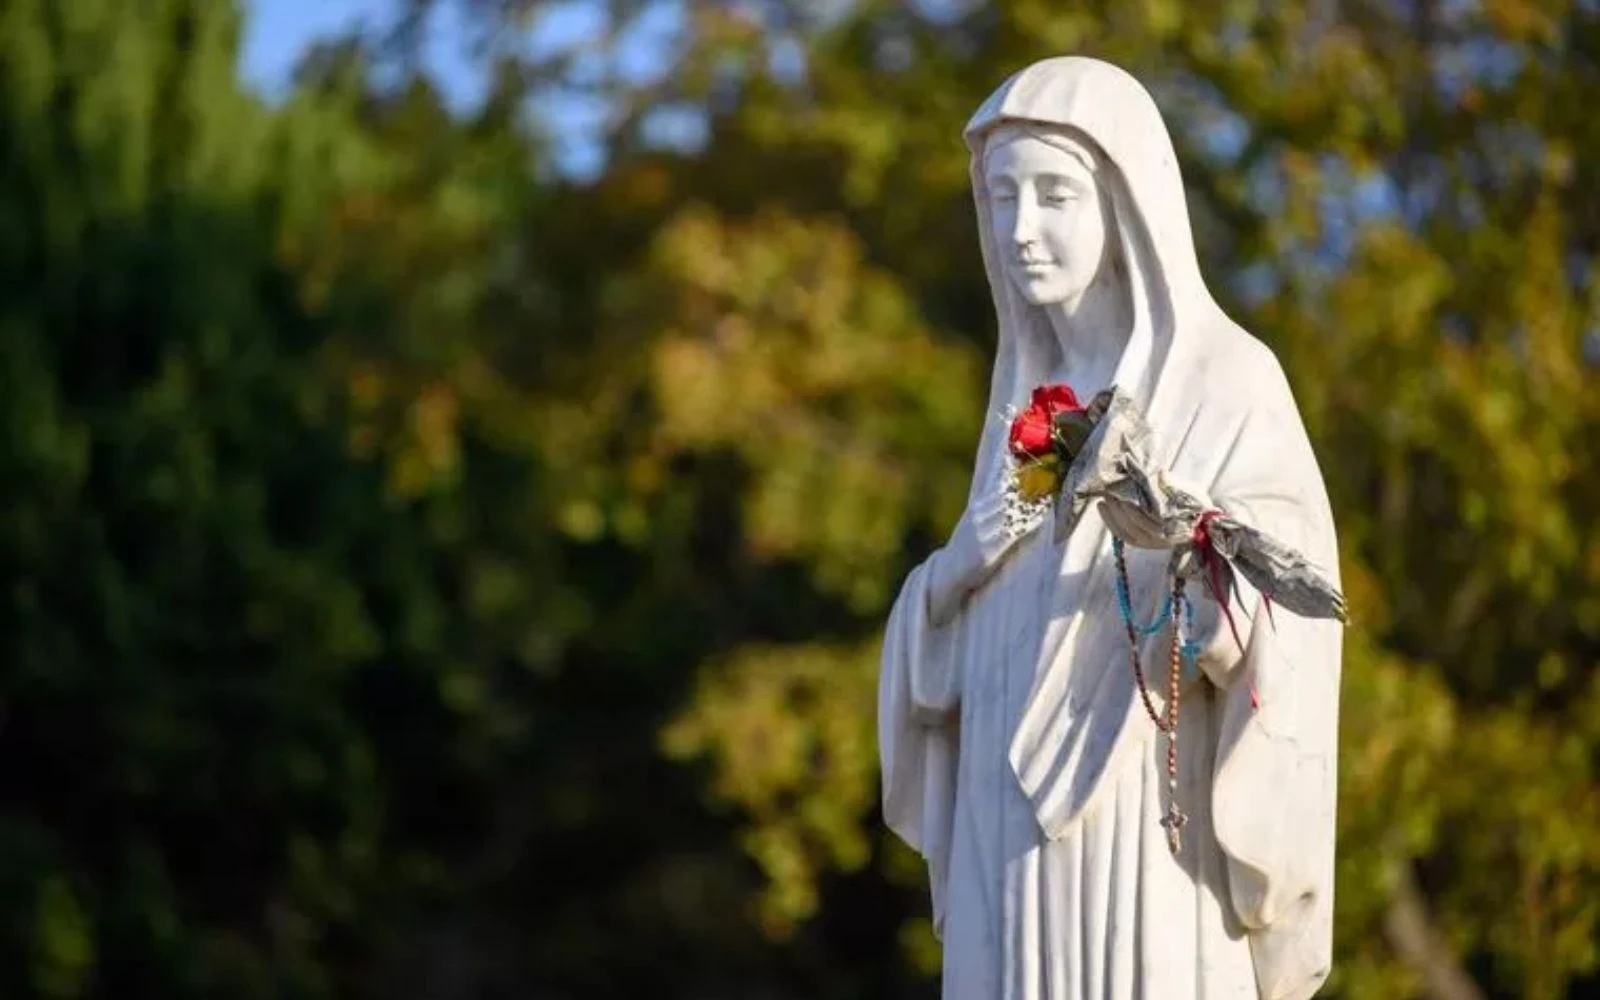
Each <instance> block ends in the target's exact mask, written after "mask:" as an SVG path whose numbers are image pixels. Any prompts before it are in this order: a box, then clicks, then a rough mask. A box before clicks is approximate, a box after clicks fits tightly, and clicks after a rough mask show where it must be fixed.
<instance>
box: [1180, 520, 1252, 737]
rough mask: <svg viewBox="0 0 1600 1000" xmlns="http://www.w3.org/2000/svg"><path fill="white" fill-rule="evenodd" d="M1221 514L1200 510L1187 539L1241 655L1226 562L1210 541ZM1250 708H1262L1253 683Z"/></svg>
mask: <svg viewBox="0 0 1600 1000" xmlns="http://www.w3.org/2000/svg"><path fill="white" fill-rule="evenodd" d="M1221 516H1222V511H1220V510H1216V509H1212V510H1207V511H1204V512H1202V513H1201V515H1200V516H1199V517H1198V518H1196V519H1195V522H1194V530H1193V531H1192V532H1191V533H1190V535H1189V540H1190V541H1192V542H1193V543H1194V547H1195V551H1196V552H1198V553H1199V554H1200V566H1201V568H1202V569H1204V570H1205V578H1206V586H1207V587H1208V588H1210V590H1211V597H1212V599H1214V600H1215V601H1216V602H1217V606H1218V607H1219V608H1221V609H1222V614H1223V617H1225V618H1227V619H1228V630H1229V631H1230V632H1232V633H1233V641H1234V643H1236V644H1237V645H1238V647H1239V653H1240V655H1241V656H1242V655H1243V654H1244V640H1243V639H1241V638H1240V637H1239V626H1238V624H1237V623H1236V622H1235V621H1234V620H1233V611H1232V609H1231V608H1230V607H1229V600H1228V591H1227V587H1226V585H1225V583H1224V580H1223V576H1222V574H1223V571H1224V566H1225V561H1224V560H1223V558H1222V555H1221V553H1219V552H1218V551H1217V548H1216V545H1215V544H1214V543H1213V542H1212V540H1211V522H1212V521H1215V520H1216V519H1217V518H1219V517H1221ZM1270 609H1271V605H1270V604H1269V605H1268V614H1271V610H1270ZM1250 707H1251V708H1260V707H1261V695H1260V692H1258V691H1257V690H1256V686H1255V682H1253V681H1252V682H1251V684H1250Z"/></svg>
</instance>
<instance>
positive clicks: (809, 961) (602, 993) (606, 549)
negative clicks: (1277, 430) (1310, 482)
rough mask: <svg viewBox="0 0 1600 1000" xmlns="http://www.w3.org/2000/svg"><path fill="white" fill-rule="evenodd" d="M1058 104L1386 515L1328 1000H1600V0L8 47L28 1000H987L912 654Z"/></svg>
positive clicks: (1351, 562)
mask: <svg viewBox="0 0 1600 1000" xmlns="http://www.w3.org/2000/svg"><path fill="white" fill-rule="evenodd" d="M1063 52H1082V53H1090V54H1096V55H1100V56H1103V57H1107V58H1110V59H1112V60H1114V61H1116V62H1119V63H1121V64H1122V65H1124V66H1126V67H1128V68H1129V69H1131V70H1133V71H1135V72H1136V73H1137V74H1138V75H1140V77H1141V78H1142V79H1144V80H1145V81H1147V83H1148V85H1149V86H1150V87H1151V88H1152V89H1153V90H1154V91H1155V92H1156V93H1157V94H1158V96H1159V98H1160V100H1161V103H1162V105H1163V107H1164V109H1165V111H1166V113H1167V116H1168V120H1169V122H1170V124H1171V127H1172V129H1173V132H1174V135H1175V139H1176V142H1177V144H1178V146H1179V150H1180V155H1181V158H1182V162H1183V164H1184V167H1185V171H1186V177H1187V180H1188V183H1189V185H1190V197H1191V211H1192V213H1193V216H1194V219H1195V224H1196V226H1197V228H1198V233H1199V239H1200V244H1201V251H1202V260H1203V262H1204V266H1205V269H1206V271H1207V274H1208V277H1209V280H1210V282H1211V284H1212V286H1213V288H1214V290H1215V291H1216V292H1217V294H1218V295H1219V297H1221V298H1222V299H1223V300H1224V301H1225V303H1226V304H1227V306H1228V307H1229V309H1230V311H1231V312H1232V313H1233V314H1234V315H1235V316H1236V318H1238V319H1239V320H1240V321H1241V322H1243V323H1244V324H1245V325H1246V326H1247V327H1249V328H1250V329H1252V330H1254V331H1255V332H1256V333H1257V334H1258V335H1259V336H1260V337H1262V338H1263V339H1264V340H1266V341H1267V342H1268V343H1269V344H1271V346H1272V347H1273V348H1274V349H1275V350H1276V351H1277V352H1278V355H1279V357H1280V358H1281V359H1282V360H1283V363H1284V365H1285V367H1286V369H1287V371H1288V373H1289V375H1290V379H1291V381H1292V383H1293V385H1294V387H1295V390H1296V392H1297V395H1298V398H1299V400H1300V403H1301V406H1302V408H1303V410H1304V415H1305V420H1306V422H1307V424H1308V427H1309V428H1310V431H1311V434H1312V437H1313V440H1314V442H1315V445H1316V448H1317V450H1318V453H1319V455H1320V457H1321V460H1322V463H1323V467H1324V470H1325V474H1326V476H1327V479H1328V484H1329V488H1330V490H1331V493H1332V496H1333V499H1334V504H1335V508H1336V511H1337V514H1338V519H1339V524H1340V528H1341V542H1342V546H1343V560H1344V563H1343V572H1344V578H1345V581H1346V583H1347V590H1348V592H1349V595H1350V598H1351V600H1352V603H1353V607H1354V613H1355V624H1354V626H1353V627H1352V628H1351V630H1350V632H1349V636H1348V645H1347V649H1348V654H1347V658H1346V665H1345V684H1344V692H1343V745H1342V751H1341V761H1340V767H1341V778H1342V782H1341V800H1340V810H1341V812H1340V837H1341V851H1340V861H1339V873H1338V879H1339V881H1338V894H1339V895H1338V899H1339V922H1338V932H1337V933H1338V943H1337V957H1338V966H1337V970H1336V972H1335V975H1334V978H1333V979H1332V980H1331V981H1330V983H1329V985H1328V987H1327V989H1326V990H1325V995H1326V996H1329V997H1348V998H1352V1000H1355V998H1372V1000H1406V998H1433V1000H1479V998H1482V1000H1498V998H1530V1000H1556V998H1564V997H1580V996H1587V995H1590V994H1589V993H1588V992H1587V991H1589V990H1593V989H1595V988H1596V987H1597V986H1600V978H1597V973H1596V965H1597V958H1600V952H1597V943H1596V922H1597V919H1600V784H1597V780H1596V779H1597V767H1600V675H1597V672H1596V669H1595V667H1596V663H1597V659H1600V531H1597V530H1596V529H1597V523H1596V522H1597V517H1596V511H1597V505H1600V465H1597V463H1596V458H1597V451H1600V393H1597V392H1596V389H1597V387H1600V382H1597V370H1596V369H1597V365H1600V281H1597V278H1600V270H1597V268H1600V261H1597V255H1600V114H1597V111H1600V3H1596V2H1595V0H1075V2H1073V3H1062V2H1057V0H1008V2H1003V3H977V2H963V0H942V2H935V0H922V2H898V3H891V2H883V0H831V2H814V3H801V2H782V0H727V2H717V0H652V2H638V0H572V2H562V3H547V2H535V0H433V2H428V0H363V2H350V0H322V2H313V0H298V2H291V0H256V2H254V3H248V4H245V3H240V2H237V0H0V483H3V486H0V996H4V997H6V998H12V997H18V998H23V997H44V998H57V1000H69V998H87V997H116V998H121V997H162V998H164V1000H184V998H201V997H204V998H213V997H219V998H257V997H259V998H269V997H270V998H276V997H292V998H323V997H327V998H335V997H337V998H345V997H349V998H363V997H372V998H391V997H392V998H441V1000H454V998H463V1000H465V998H484V1000H488V998H534V1000H565V998H584V1000H587V998H609V997H645V996H647V997H658V998H664V1000H665V998H682V1000H745V998H750V1000H789V998H795V1000H798V998H819V1000H856V998H860V1000H879V998H914V997H933V996H935V995H936V981H935V978H934V973H935V970H936V969H937V965H938V953H937V948H936V945H935V944H934V942H933V940H932V938H931V936H930V934H929V929H928V924H927V920H926V912H927V910H926V898H925V888H924V880H923V873H922V870H921V868H920V865H919V864H918V863H917V861H916V859H915V858H914V857H912V856H910V855H909V854H908V853H907V852H906V851H905V850H904V849H903V848H901V847H900V846H899V845H897V844H896V843H894V842H893V841H892V839H891V838H890V837H889V836H888V835H887V834H886V833H885V831H884V830H883V829H882V828H881V825H880V822H879V819H878V816H877V814H876V797H877V786H876V777H877V772H876V766H877V765H876V761H875V757H874V740H873V713H874V700H875V671H876V660H875V655H876V643H877V637H878V631H879V628H880V625H881V622H882V620H883V617H884V615H885V612H886V609H887V605H888V602H889V601H890V600H891V598H892V597H893V595H894V592H895V589H896V587H897V585H898V583H899V581H900V579H901V578H902V576H903V575H904V574H905V572H906V571H907V569H908V568H909V567H910V566H912V565H914V563H915V562H916V561H917V560H918V559H920V558H921V557H922V555H924V554H925V553H926V552H927V551H928V550H929V549H930V548H931V547H932V546H934V545H937V544H938V543H939V542H940V541H941V540H942V538H943V537H944V535H945V533H946V532H947V531H948V530H949V528H950V526H951V525H952V524H953V522H954V520H955V518H956V517H957V515H958V514H959V512H960V505H961V503H962V500H963V498H964V492H965V488H966V479H967V475H968V471H969V463H970V461H971V454H972V450H973V445H974V442H975V435H976V432H977V428H978V426H979V424H980V421H981V417H982V414H981V412H980V410H981V407H982V406H983V399H984V394H985V380H986V372H987V368H988V357H989V352H990V350H991V349H992V336H993V321H992V316H991V315H990V311H989V305H988V298H987V290H986V288H985V286H984V278H983V271H982V269H981V267H980V266H979V262H978V257H977V246H976V238H975V233H974V230H973V218H972V210H971V204H970V194H969V192H968V189H967V179H966V159H965V154H964V152H963V149H962V145H961V142H960V138H959V132H960V128H961V126H962V124H963V123H964V122H965V120H966V117H967V116H968V114H969V113H970V112H971V111H972V110H973V109H974V108H975V107H976V106H977V104H978V103H979V102H980V101H981V100H982V98H983V97H984V96H985V95H986V94H987V93H989V91H990V90H992V89H993V88H994V87H995V86H996V85H997V84H998V83H999V82H1000V81H1001V80H1002V79H1003V78H1004V77H1005V76H1006V75H1008V74H1009V73H1010V72H1011V71H1012V70H1014V69H1016V68H1018V67H1020V66H1021V65H1023V64H1024V63H1026V62H1028V61H1031V60H1033V59H1035V58H1038V57H1041V56H1046V55H1053V54H1059V53H1063Z"/></svg>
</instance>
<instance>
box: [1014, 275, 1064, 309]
mask: <svg viewBox="0 0 1600 1000" xmlns="http://www.w3.org/2000/svg"><path fill="white" fill-rule="evenodd" d="M1013 284H1015V285H1016V287H1017V291H1019V292H1021V293H1022V297H1023V299H1025V300H1026V301H1027V303H1028V304H1029V305H1033V306H1059V305H1065V304H1066V303H1069V302H1072V301H1074V300H1075V299H1076V298H1077V297H1078V293H1079V289H1078V288H1077V287H1076V286H1074V285H1072V284H1071V283H1069V282H1066V281H1063V280H1062V279H1061V276H1060V275H1051V276H1049V277H1038V276H1035V275H1018V276H1016V277H1015V280H1014V281H1013Z"/></svg>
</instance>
